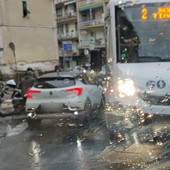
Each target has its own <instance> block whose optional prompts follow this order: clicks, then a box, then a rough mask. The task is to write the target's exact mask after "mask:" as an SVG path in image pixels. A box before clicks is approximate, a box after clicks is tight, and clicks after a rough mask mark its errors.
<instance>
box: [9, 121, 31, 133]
mask: <svg viewBox="0 0 170 170" xmlns="http://www.w3.org/2000/svg"><path fill="white" fill-rule="evenodd" d="M26 128H28V124H27V122H23V123H20V124H18V125H17V126H15V127H14V128H12V127H11V125H8V126H7V133H6V136H14V135H18V134H21V133H22V132H23V131H24V130H25V129H26Z"/></svg>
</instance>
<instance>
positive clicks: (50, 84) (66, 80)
mask: <svg viewBox="0 0 170 170" xmlns="http://www.w3.org/2000/svg"><path fill="white" fill-rule="evenodd" d="M73 85H75V79H74V78H70V77H57V78H43V79H39V80H38V81H37V82H36V83H35V85H34V86H35V87H37V88H62V87H69V86H73Z"/></svg>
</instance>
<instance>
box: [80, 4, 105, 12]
mask: <svg viewBox="0 0 170 170" xmlns="http://www.w3.org/2000/svg"><path fill="white" fill-rule="evenodd" d="M102 6H103V3H101V4H95V5H90V6H86V7H83V8H79V9H78V10H79V11H80V12H81V11H85V10H88V9H93V8H99V7H102Z"/></svg>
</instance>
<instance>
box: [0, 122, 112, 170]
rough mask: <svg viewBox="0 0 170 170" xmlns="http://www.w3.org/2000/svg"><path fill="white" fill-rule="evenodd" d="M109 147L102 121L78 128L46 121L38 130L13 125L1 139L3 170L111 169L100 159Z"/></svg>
mask: <svg viewBox="0 0 170 170" xmlns="http://www.w3.org/2000/svg"><path fill="white" fill-rule="evenodd" d="M14 124H15V125H14ZM108 145H109V141H108V135H107V131H106V129H105V127H104V126H103V124H102V123H99V122H98V121H96V122H95V121H94V122H93V123H92V125H91V126H90V128H83V127H78V128H77V127H76V126H75V124H74V122H72V121H65V120H60V121H59V120H58V121H52V120H45V121H43V122H42V124H41V126H40V127H39V128H36V129H35V128H34V129H31V128H29V127H28V125H27V123H26V122H24V121H22V122H20V123H19V124H17V125H16V123H14V122H13V125H12V126H8V128H7V134H6V137H4V138H3V139H2V138H1V144H0V152H1V154H0V162H3V164H1V166H0V170H23V169H24V170H34V169H41V170H56V169H58V170H90V169H94V170H103V169H109V165H108V164H107V162H106V161H105V160H104V159H102V158H101V156H100V153H101V152H102V151H103V150H104V149H105V148H106V147H107V146H108Z"/></svg>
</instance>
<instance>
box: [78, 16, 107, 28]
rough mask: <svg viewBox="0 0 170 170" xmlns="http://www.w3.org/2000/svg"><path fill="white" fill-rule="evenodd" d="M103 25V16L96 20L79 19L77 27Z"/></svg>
mask: <svg viewBox="0 0 170 170" xmlns="http://www.w3.org/2000/svg"><path fill="white" fill-rule="evenodd" d="M97 25H104V18H102V19H97V20H89V21H81V22H79V27H80V28H81V27H85V26H97Z"/></svg>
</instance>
